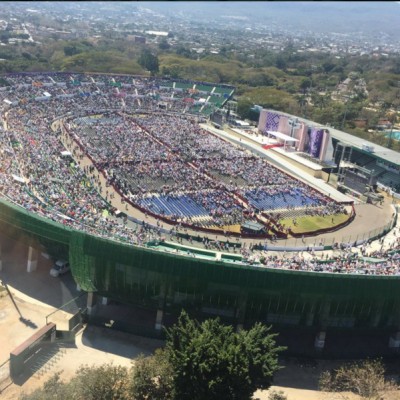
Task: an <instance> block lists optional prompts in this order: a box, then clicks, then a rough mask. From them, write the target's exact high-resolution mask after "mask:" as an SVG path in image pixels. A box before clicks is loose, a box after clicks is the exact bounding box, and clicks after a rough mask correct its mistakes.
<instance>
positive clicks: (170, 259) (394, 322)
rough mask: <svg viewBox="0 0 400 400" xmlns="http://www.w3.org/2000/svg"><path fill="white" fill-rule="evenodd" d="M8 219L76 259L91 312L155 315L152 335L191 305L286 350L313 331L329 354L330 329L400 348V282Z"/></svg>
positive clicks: (17, 210) (316, 343) (12, 214)
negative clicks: (259, 324)
mask: <svg viewBox="0 0 400 400" xmlns="http://www.w3.org/2000/svg"><path fill="white" fill-rule="evenodd" d="M0 221H1V223H2V227H3V232H8V233H9V234H10V235H11V236H17V237H18V236H21V235H27V236H26V238H27V241H28V243H29V244H30V245H31V246H37V245H38V243H39V242H41V243H42V244H45V246H46V249H47V250H49V253H51V252H52V251H53V252H60V249H61V248H63V249H65V251H67V252H68V253H69V260H70V263H71V267H72V274H73V277H74V279H75V281H76V283H77V284H78V285H79V286H80V287H81V288H82V289H83V290H84V291H87V292H88V294H89V295H88V308H89V314H91V311H93V310H94V309H95V303H94V299H95V298H96V297H97V296H103V297H106V298H109V299H113V300H115V301H118V302H120V303H124V304H127V305H130V306H137V307H141V308H144V309H146V310H152V312H153V315H156V319H155V321H154V325H153V333H157V332H161V326H162V325H164V324H165V316H166V315H170V316H171V315H172V316H175V317H176V316H177V315H179V313H180V311H181V309H182V308H184V309H186V310H187V311H189V312H190V313H192V314H193V315H196V316H200V318H202V317H203V318H205V317H209V316H216V315H218V316H220V317H221V318H222V319H223V320H224V321H226V322H229V323H232V324H235V325H237V326H238V327H241V326H244V327H247V326H250V325H251V324H252V323H254V322H255V321H263V322H265V323H268V324H273V326H274V327H276V329H278V331H279V332H280V333H282V335H283V336H282V337H283V338H284V337H286V338H287V341H286V342H285V341H283V344H285V343H286V344H287V343H289V342H290V341H291V340H294V339H296V341H298V342H299V343H300V342H301V335H302V332H303V333H304V332H305V333H306V335H305V337H306V338H307V339H305V340H306V341H307V340H309V338H310V337H311V336H310V335H312V338H313V339H315V340H313V343H311V346H309V347H310V348H312V349H313V350H312V351H311V353H313V351H314V352H317V353H318V354H321V352H323V351H324V350H326V349H324V347H325V345H326V340H328V339H329V337H330V334H331V333H330V332H336V333H338V335H339V337H340V335H342V336H343V335H344V336H343V337H344V338H348V337H351V336H354V335H356V340H359V338H360V337H361V336H362V335H364V334H367V333H368V334H369V335H370V336H369V338H370V337H371V335H372V337H374V338H375V339H376V340H377V342H379V341H381V342H382V340H384V341H385V345H384V346H383V347H384V348H386V349H387V350H388V351H391V354H393V352H394V351H398V348H399V341H400V340H399V339H400V338H399V336H400V335H399V331H400V290H399V288H400V276H369V275H350V274H349V275H343V274H338V273H335V274H333V273H321V272H314V273H313V272H300V271H288V270H279V269H269V268H263V267H259V266H252V265H245V264H243V263H239V262H237V261H235V260H234V259H235V256H234V254H231V257H230V258H231V259H229V258H225V259H221V260H218V261H217V260H216V259H211V258H207V257H201V256H198V257H193V256H191V257H186V256H179V255H175V254H173V253H166V252H162V251H159V250H154V249H152V248H151V247H139V246H133V245H130V244H124V243H119V242H116V241H112V240H107V239H103V238H99V237H95V236H92V235H88V234H85V233H83V232H80V231H77V230H73V229H70V228H68V227H66V226H63V225H62V224H60V223H56V222H53V221H50V220H48V219H45V218H42V217H40V216H38V215H36V214H34V213H31V212H29V211H26V210H25V209H23V208H21V207H18V206H14V205H12V204H11V203H8V202H6V201H4V200H1V201H0ZM28 264H29V260H28ZM92 314H93V313H92ZM285 332H286V333H285ZM326 333H327V339H326V338H325V334H326ZM150 334H151V333H150ZM285 335H286V336H285ZM154 336H157V335H156V334H155V335H154ZM368 340H370V339H368ZM308 344H310V343H308ZM377 348H378V349H379V348H380V347H379V345H378V346H377ZM332 349H334V347H332ZM390 349H391V350H390ZM332 351H334V350H332ZM335 351H336V350H335ZM293 352H294V353H296V351H295V350H294V351H293ZM378 352H379V351H378ZM299 353H301V351H299ZM308 353H310V351H309V352H308ZM367 353H368V352H367ZM326 354H328V352H326ZM335 354H340V352H336V353H335ZM349 354H350V353H349ZM368 354H369V353H368Z"/></svg>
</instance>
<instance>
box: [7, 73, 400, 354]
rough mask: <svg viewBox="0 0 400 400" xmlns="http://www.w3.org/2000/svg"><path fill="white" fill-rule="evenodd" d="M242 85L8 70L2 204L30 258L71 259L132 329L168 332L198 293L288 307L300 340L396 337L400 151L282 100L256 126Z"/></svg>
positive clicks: (212, 303)
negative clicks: (243, 109)
mask: <svg viewBox="0 0 400 400" xmlns="http://www.w3.org/2000/svg"><path fill="white" fill-rule="evenodd" d="M233 94H234V88H233V87H231V86H228V85H216V84H212V83H207V82H189V81H182V80H171V79H165V78H164V79H161V78H143V77H132V76H121V75H118V76H117V75H113V76H111V75H102V74H76V73H46V74H44V73H36V74H34V73H19V74H9V75H4V76H3V77H2V78H1V79H0V103H1V118H2V127H1V130H0V134H1V136H2V148H1V167H2V168H1V175H0V177H1V178H0V179H1V194H2V196H1V199H0V221H1V224H2V232H4V233H5V234H6V235H8V236H10V237H13V238H17V239H20V240H24V241H25V242H26V244H27V253H28V257H27V258H28V259H27V272H30V273H34V271H35V269H36V268H37V265H38V262H39V258H40V255H41V254H43V253H46V254H50V255H51V257H52V258H54V260H57V259H60V258H66V259H68V260H69V262H70V264H71V271H72V275H73V277H74V279H75V281H76V283H77V285H79V287H80V288H81V290H83V291H85V292H87V294H88V295H87V310H86V311H85V312H87V318H88V319H89V321H91V322H93V323H98V324H104V323H105V322H107V321H109V320H110V315H111V316H112V318H113V322H115V324H114V328H117V329H118V328H120V329H125V330H130V331H133V332H136V333H137V332H141V333H144V334H148V335H152V336H160V335H162V326H163V325H164V326H168V325H169V324H171V323H173V322H174V321H175V320H176V317H177V315H179V312H180V310H181V309H182V308H184V309H186V310H187V311H189V312H190V313H191V314H192V315H194V316H196V317H197V318H200V319H202V318H206V317H209V316H219V317H220V318H222V319H223V320H224V321H226V322H227V323H231V324H235V325H236V326H237V327H238V328H239V329H240V328H241V327H247V326H250V325H251V324H253V323H254V322H255V321H262V322H265V323H267V324H273V326H274V329H276V330H277V331H279V333H280V338H281V340H282V343H283V344H286V345H288V346H289V349H290V350H291V352H292V353H293V354H308V355H316V354H318V355H321V354H322V355H326V356H329V355H332V354H336V355H340V354H342V355H343V354H348V355H359V354H380V355H382V354H385V355H393V354H396V352H397V351H398V350H399V347H400V291H399V282H400V269H399V264H400V242H399V240H398V236H399V235H398V234H397V229H398V228H396V223H397V209H396V207H395V206H394V204H391V203H392V202H393V203H394V202H395V199H396V196H397V193H398V192H399V188H400V185H399V183H400V175H399V172H400V163H399V156H398V153H394V152H390V151H389V150H387V149H383V148H382V149H381V148H378V147H376V148H375V149H372V150H373V151H371V146H369V145H367V144H365V143H361V142H360V143H358V142H356V143H353V141H354V140H355V139H353V138H352V137H350V135H347V134H344V133H343V132H340V131H337V130H335V129H334V128H332V127H326V126H321V125H319V124H316V123H314V122H312V121H307V120H304V119H300V118H296V117H294V116H290V115H288V114H285V113H280V112H276V111H274V110H262V111H261V112H260V119H259V124H258V127H257V128H254V129H242V128H243V124H241V123H239V122H237V123H231V122H232V121H237V120H234V117H235V116H234V113H233V112H231V109H230V108H228V112H226V113H225V114H224V113H223V110H225V111H226V106H227V105H228V104H229V103H230V102H231V99H232V96H233ZM219 112H220V114H221V115H223V122H224V125H225V126H226V129H221V124H216V123H215V122H214V123H213V117H214V116H215V115H217V114H218V113H219ZM334 186H335V187H336V188H337V189H338V190H337V189H335V188H334ZM378 189H379V190H378ZM382 192H383V193H384V192H386V193H387V194H388V195H386V196H383V195H382V194H381V193H382ZM379 204H380V206H379ZM361 217H364V219H363V220H361V219H360V218H361ZM374 218H375V219H374ZM366 219H370V221H369V223H368V221H366ZM384 240H386V241H385V242H384ZM378 241H381V242H380V243H379V242H378ZM377 242H378V243H377ZM100 299H101V301H100ZM124 307H125V308H127V309H129V310H130V311H129V312H131V314H129V318H128V319H129V321H127V319H126V318H125V319H123V318H122V317H121V319H119V315H122V313H121V312H120V310H121V309H123V308H124ZM134 321H136V323H135V322H134ZM372 342H373V343H374V344H373V345H370V343H372ZM366 343H368V344H366Z"/></svg>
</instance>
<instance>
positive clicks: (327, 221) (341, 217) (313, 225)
mask: <svg viewBox="0 0 400 400" xmlns="http://www.w3.org/2000/svg"><path fill="white" fill-rule="evenodd" d="M349 218H350V215H346V214H337V215H335V216H334V217H333V223H332V216H326V217H323V216H319V215H316V216H308V215H306V216H304V217H298V218H297V219H296V221H297V223H296V225H294V224H293V218H284V219H282V220H280V223H281V224H283V225H285V226H286V227H287V228H290V229H291V230H292V232H293V233H307V232H313V231H316V230H318V229H326V228H332V227H335V226H337V225H339V224H342V223H343V222H345V221H347V220H348V219H349Z"/></svg>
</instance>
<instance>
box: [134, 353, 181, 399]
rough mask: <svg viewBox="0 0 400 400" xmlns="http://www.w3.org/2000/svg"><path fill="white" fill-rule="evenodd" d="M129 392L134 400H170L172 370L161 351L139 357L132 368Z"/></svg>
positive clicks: (165, 355)
mask: <svg viewBox="0 0 400 400" xmlns="http://www.w3.org/2000/svg"><path fill="white" fill-rule="evenodd" d="M129 386H130V388H129V392H130V394H131V396H132V398H133V399H134V400H146V399H151V400H170V399H172V388H173V386H172V368H171V365H170V363H169V361H168V359H167V353H166V351H165V350H163V349H157V350H156V352H155V354H154V355H153V356H150V357H143V356H140V357H139V358H138V359H137V360H135V364H134V366H133V367H132V372H131V378H130V385H129Z"/></svg>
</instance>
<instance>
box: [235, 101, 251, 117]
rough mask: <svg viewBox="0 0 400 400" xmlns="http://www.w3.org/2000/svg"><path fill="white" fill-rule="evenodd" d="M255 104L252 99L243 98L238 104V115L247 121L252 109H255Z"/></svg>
mask: <svg viewBox="0 0 400 400" xmlns="http://www.w3.org/2000/svg"><path fill="white" fill-rule="evenodd" d="M253 105H254V104H253V103H252V102H251V100H250V99H248V98H245V97H241V98H240V99H239V100H238V104H237V113H238V115H239V117H240V118H241V119H247V118H249V117H250V112H251V107H253Z"/></svg>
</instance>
